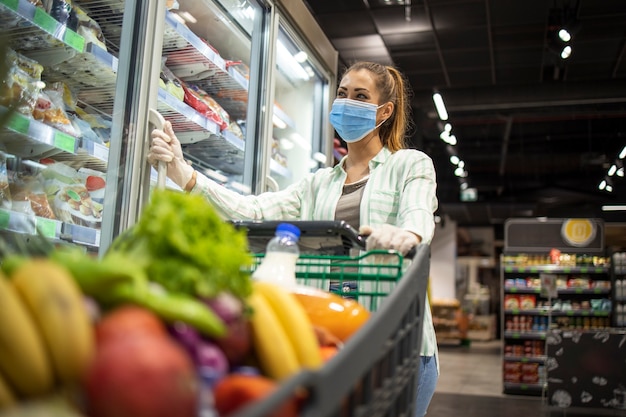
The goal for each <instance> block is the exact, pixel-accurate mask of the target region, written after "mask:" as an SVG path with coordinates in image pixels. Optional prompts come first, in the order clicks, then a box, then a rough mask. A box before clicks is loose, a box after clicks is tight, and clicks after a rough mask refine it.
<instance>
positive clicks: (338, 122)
mask: <svg viewBox="0 0 626 417" xmlns="http://www.w3.org/2000/svg"><path fill="white" fill-rule="evenodd" d="M382 106H383V104H381V105H380V106H376V104H372V103H366V102H363V101H358V100H352V99H349V98H338V99H335V101H334V102H333V107H332V109H331V110H330V123H331V124H332V125H333V127H334V128H335V130H336V131H337V133H338V134H339V136H341V139H343V140H344V141H345V142H347V143H353V142H358V141H360V140H361V139H363V138H364V137H365V136H367V134H368V133H370V132H371V131H373V130H374V129H376V128H377V127H378V126H380V125H382V124H383V123H384V122H385V120H386V119H385V120H383V121H382V122H380V124H379V125H378V126H377V125H376V110H378V109H379V108H380V107H382Z"/></svg>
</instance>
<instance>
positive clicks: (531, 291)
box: [504, 287, 611, 295]
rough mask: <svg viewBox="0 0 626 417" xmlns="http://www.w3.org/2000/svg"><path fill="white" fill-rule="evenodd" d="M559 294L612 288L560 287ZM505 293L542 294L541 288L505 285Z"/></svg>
mask: <svg viewBox="0 0 626 417" xmlns="http://www.w3.org/2000/svg"><path fill="white" fill-rule="evenodd" d="M557 292H558V294H562V295H569V294H587V295H593V294H610V293H611V289H610V288H592V289H586V288H560V289H557ZM504 293H505V294H540V293H541V288H526V287H504Z"/></svg>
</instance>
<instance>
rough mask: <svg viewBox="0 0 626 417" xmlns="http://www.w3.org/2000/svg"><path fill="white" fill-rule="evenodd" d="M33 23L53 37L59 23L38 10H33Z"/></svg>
mask: <svg viewBox="0 0 626 417" xmlns="http://www.w3.org/2000/svg"><path fill="white" fill-rule="evenodd" d="M33 23H35V24H36V25H37V26H39V27H40V28H42V29H43V30H45V31H46V32H48V33H49V34H51V35H54V33H55V31H56V29H57V27H58V26H59V22H57V21H56V20H55V19H54V18H53V17H52V16H50V15H49V14H47V13H46V12H44V11H43V10H41V9H39V8H37V9H35V17H34V18H33Z"/></svg>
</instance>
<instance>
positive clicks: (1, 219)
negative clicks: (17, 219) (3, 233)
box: [0, 210, 11, 230]
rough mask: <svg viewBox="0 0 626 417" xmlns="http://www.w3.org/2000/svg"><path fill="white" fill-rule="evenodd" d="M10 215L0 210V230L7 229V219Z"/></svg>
mask: <svg viewBox="0 0 626 417" xmlns="http://www.w3.org/2000/svg"><path fill="white" fill-rule="evenodd" d="M10 218H11V215H10V214H9V212H8V211H4V210H0V229H3V230H4V229H6V228H8V227H9V219H10Z"/></svg>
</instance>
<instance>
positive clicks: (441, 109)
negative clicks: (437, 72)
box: [433, 93, 448, 120]
mask: <svg viewBox="0 0 626 417" xmlns="http://www.w3.org/2000/svg"><path fill="white" fill-rule="evenodd" d="M433 101H434V102H435V108H436V109H437V114H439V118H440V119H441V120H448V111H447V110H446V106H445V104H443V97H441V94H439V93H435V94H433Z"/></svg>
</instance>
